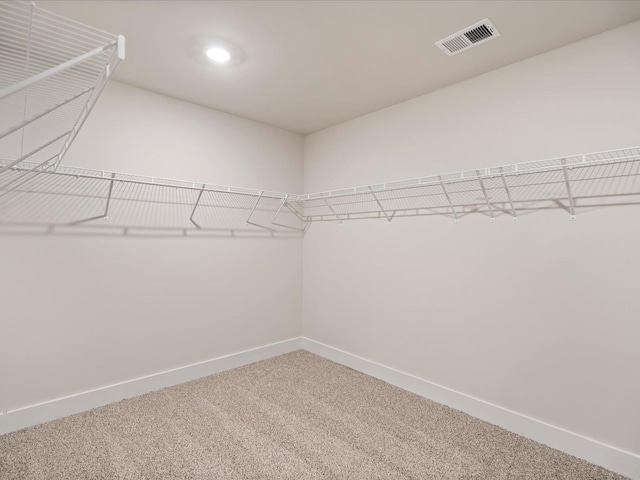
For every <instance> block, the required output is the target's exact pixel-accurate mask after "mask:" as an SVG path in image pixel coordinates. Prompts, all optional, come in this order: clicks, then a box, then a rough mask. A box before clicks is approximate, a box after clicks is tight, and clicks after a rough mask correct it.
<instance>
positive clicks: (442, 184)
mask: <svg viewBox="0 0 640 480" xmlns="http://www.w3.org/2000/svg"><path fill="white" fill-rule="evenodd" d="M438 178H439V179H440V186H442V191H443V192H444V196H445V197H446V198H447V202H449V208H450V209H451V214H452V215H453V220H454V221H455V223H459V220H458V214H457V213H456V209H455V208H453V203H451V197H450V196H449V192H447V189H446V188H445V186H444V182H443V181H442V177H438Z"/></svg>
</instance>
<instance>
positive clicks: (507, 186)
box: [500, 167, 518, 222]
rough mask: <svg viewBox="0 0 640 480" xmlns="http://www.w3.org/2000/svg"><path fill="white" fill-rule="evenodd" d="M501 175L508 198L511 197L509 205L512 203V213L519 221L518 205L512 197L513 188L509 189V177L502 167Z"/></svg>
mask: <svg viewBox="0 0 640 480" xmlns="http://www.w3.org/2000/svg"><path fill="white" fill-rule="evenodd" d="M500 177H502V184H503V185H504V191H505V192H507V198H508V199H509V205H511V214H512V216H513V221H514V222H517V221H518V214H517V213H516V207H515V206H514V205H513V198H512V197H511V190H509V185H507V179H506V178H505V176H504V170H503V168H502V167H500Z"/></svg>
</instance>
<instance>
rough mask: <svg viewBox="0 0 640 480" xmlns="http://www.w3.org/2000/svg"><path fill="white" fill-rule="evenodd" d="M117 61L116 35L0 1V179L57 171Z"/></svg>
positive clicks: (120, 54) (119, 42) (120, 40)
mask: <svg viewBox="0 0 640 480" xmlns="http://www.w3.org/2000/svg"><path fill="white" fill-rule="evenodd" d="M123 59H124V37H122V36H117V35H112V34H110V33H107V32H103V31H101V30H98V29H96V28H93V27H89V26H86V25H83V24H81V23H78V22H75V21H73V20H69V19H66V18H64V17H61V16H59V15H57V14H54V13H52V12H48V11H46V10H44V9H42V8H40V7H38V6H36V5H34V4H32V3H26V2H21V1H0V158H2V159H3V160H4V161H5V162H4V165H3V166H2V167H0V174H1V173H2V172H3V171H5V170H6V169H8V168H10V167H12V166H20V165H21V164H23V163H24V162H27V161H28V162H31V164H32V165H33V167H32V168H33V171H32V172H31V173H34V172H39V171H41V170H42V169H41V168H40V167H48V166H53V167H54V168H55V167H57V166H58V165H59V164H60V162H61V161H62V159H63V157H64V155H65V153H66V152H67V150H68V149H69V146H70V145H71V143H72V142H73V140H74V138H75V136H76V135H77V134H78V131H79V130H80V128H81V127H82V125H83V124H84V122H85V120H86V119H87V117H88V115H89V113H90V112H91V110H92V108H93V106H94V105H95V103H96V101H97V100H98V97H99V96H100V94H101V93H102V91H103V89H104V87H105V86H106V84H107V83H108V81H109V79H110V78H111V76H112V75H113V73H114V71H115V69H116V68H117V66H118V64H119V62H120V61H121V60H123ZM36 167H37V168H36ZM26 173H27V172H26V171H24V169H23V171H22V173H21V174H22V175H25V176H26ZM16 183H17V182H16ZM10 188H11V185H6V184H5V185H4V189H10Z"/></svg>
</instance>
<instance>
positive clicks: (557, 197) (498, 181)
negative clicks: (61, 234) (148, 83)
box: [0, 147, 640, 233]
mask: <svg viewBox="0 0 640 480" xmlns="http://www.w3.org/2000/svg"><path fill="white" fill-rule="evenodd" d="M6 164H7V163H6V161H4V162H3V161H0V167H2V166H6ZM33 166H34V164H32V163H30V162H25V163H23V164H21V165H20V166H15V165H14V166H12V167H10V168H9V169H8V170H7V171H6V172H5V174H4V178H5V179H6V180H7V181H9V182H11V181H12V180H13V179H14V178H18V179H19V178H21V177H22V175H23V174H24V172H29V171H31V169H32V168H33ZM633 203H640V147H629V148H624V149H619V150H610V151H605V152H596V153H588V154H581V155H573V156H567V157H562V158H555V159H549V160H541V161H535V162H527V163H518V164H511V165H503V166H498V167H488V168H482V169H477V170H469V171H464V172H458V173H450V174H444V175H437V176H430V177H419V178H414V179H409V180H403V181H396V182H388V183H382V184H376V185H365V186H362V187H354V188H348V189H341V190H332V191H328V192H320V193H311V194H305V195H296V194H290V193H284V192H274V191H264V190H254V189H247V188H239V187H228V186H222V185H214V184H206V183H198V182H189V181H182V180H170V179H162V178H154V177H145V176H139V175H129V174H121V173H112V172H105V171H95V170H87V169H80V168H74V167H68V166H60V167H59V168H58V169H57V170H56V171H53V170H45V171H43V172H41V174H40V175H39V176H38V177H37V178H35V179H32V180H31V181H29V182H26V183H23V182H18V185H17V186H14V188H13V189H11V190H9V189H3V188H2V187H0V224H4V225H7V224H9V225H48V226H80V225H82V226H92V227H100V228H106V227H117V228H121V229H124V230H125V231H127V229H131V228H139V229H174V230H176V229H177V230H180V231H183V232H185V233H186V231H188V230H192V231H216V230H228V231H233V230H245V229H247V228H248V229H254V230H256V229H259V230H261V231H263V232H265V233H277V232H288V233H293V232H298V233H304V232H305V231H306V229H307V228H308V227H309V226H310V225H311V224H312V223H316V222H325V221H339V222H343V221H348V220H356V219H366V218H369V219H372V218H373V219H382V220H386V221H388V222H391V221H392V220H393V219H394V218H399V217H407V216H426V215H447V216H450V217H452V219H454V220H455V221H456V222H458V221H459V220H460V219H461V218H463V217H464V216H466V215H470V214H480V215H484V216H486V217H487V218H488V219H489V220H490V221H492V222H494V221H496V219H497V218H498V217H500V216H506V217H510V218H511V219H513V220H517V219H518V217H519V215H521V214H524V213H530V212H532V211H536V210H546V209H564V210H566V211H567V213H568V214H569V215H570V218H571V219H575V218H576V215H577V213H578V211H579V210H580V209H583V208H593V207H602V206H612V205H620V204H633Z"/></svg>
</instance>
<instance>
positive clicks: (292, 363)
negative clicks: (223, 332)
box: [0, 351, 623, 480]
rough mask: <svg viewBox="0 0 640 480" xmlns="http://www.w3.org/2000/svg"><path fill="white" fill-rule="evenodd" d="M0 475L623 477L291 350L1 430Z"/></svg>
mask: <svg viewBox="0 0 640 480" xmlns="http://www.w3.org/2000/svg"><path fill="white" fill-rule="evenodd" d="M0 478H1V479H2V480H17V479H20V480H23V479H25V480H26V479H29V480H30V479H34V480H35V479H38V480H40V479H47V480H49V479H50V480H54V479H55V480H71V479H82V480H94V479H110V480H112V479H114V480H115V479H128V480H137V479H148V480H164V479H207V480H217V479H220V480H227V479H229V480H231V479H271V478H274V479H281V478H282V479H285V478H286V479H296V480H302V479H348V480H356V479H367V480H370V479H438V480H443V479H465V480H468V479H483V480H484V479H518V480H524V479H576V480H578V479H579V480H588V479H594V480H595V479H598V480H604V479H622V478H623V477H621V476H619V475H616V474H613V473H611V472H609V471H607V470H604V469H602V468H600V467H597V466H595V465H591V464H589V463H587V462H585V461H582V460H578V459H577V458H575V457H571V456H569V455H566V454H563V453H560V452H558V451H555V450H552V449H551V448H548V447H545V446H543V445H540V444H538V443H535V442H533V441H531V440H527V439H525V438H523V437H520V436H518V435H515V434H513V433H509V432H507V431H505V430H503V429H501V428H498V427H495V426H493V425H490V424H488V423H485V422H482V421H480V420H477V419H474V418H473V417H470V416H468V415H466V414H464V413H461V412H459V411H456V410H452V409H450V408H448V407H445V406H442V405H439V404H437V403H434V402H431V401H429V400H426V399H424V398H421V397H419V396H417V395H414V394H411V393H408V392H406V391H404V390H401V389H399V388H396V387H393V386H391V385H389V384H386V383H384V382H381V381H379V380H376V379H374V378H371V377H368V376H366V375H363V374H361V373H358V372H356V371H354V370H351V369H349V368H346V367H343V366H340V365H338V364H335V363H333V362H330V361H328V360H324V359H322V358H320V357H317V356H315V355H313V354H310V353H308V352H304V351H298V352H294V353H290V354H287V355H283V356H280V357H276V358H273V359H270V360H266V361H263V362H259V363H255V364H253V365H249V366H246V367H242V368H238V369H235V370H231V371H228V372H224V373H221V374H218V375H213V376H211V377H206V378H202V379H199V380H196V381H193V382H190V383H186V384H183V385H179V386H176V387H171V388H166V389H164V390H161V391H158V392H154V393H150V394H147V395H143V396H141V397H137V398H133V399H129V400H124V401H122V402H118V403H115V404H112V405H108V406H106V407H102V408H98V409H95V410H92V411H89V412H86V413H82V414H79V415H74V416H72V417H68V418H64V419H61V420H57V421H55V422H51V423H47V424H44V425H39V426H36V427H32V428H28V429H26V430H22V431H19V432H15V433H11V434H9V435H4V436H0Z"/></svg>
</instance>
